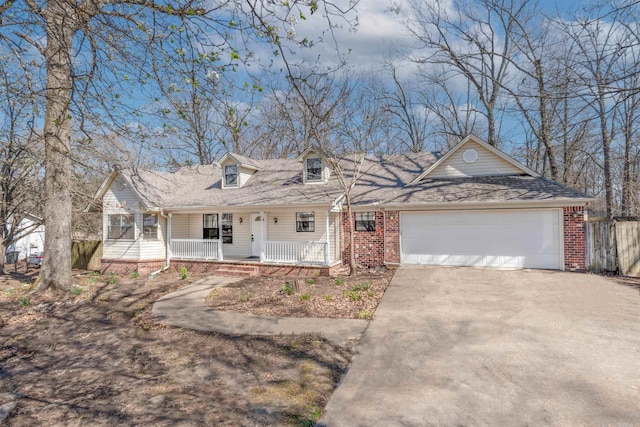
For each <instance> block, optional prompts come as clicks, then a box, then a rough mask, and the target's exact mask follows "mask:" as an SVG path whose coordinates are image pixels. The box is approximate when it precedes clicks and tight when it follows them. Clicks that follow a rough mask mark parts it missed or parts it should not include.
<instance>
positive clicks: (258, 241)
mask: <svg viewBox="0 0 640 427" xmlns="http://www.w3.org/2000/svg"><path fill="white" fill-rule="evenodd" d="M265 216H266V215H265ZM263 221H264V219H263V218H262V217H261V216H260V214H251V256H258V257H259V256H260V247H261V246H262V239H263V235H262V222H263Z"/></svg>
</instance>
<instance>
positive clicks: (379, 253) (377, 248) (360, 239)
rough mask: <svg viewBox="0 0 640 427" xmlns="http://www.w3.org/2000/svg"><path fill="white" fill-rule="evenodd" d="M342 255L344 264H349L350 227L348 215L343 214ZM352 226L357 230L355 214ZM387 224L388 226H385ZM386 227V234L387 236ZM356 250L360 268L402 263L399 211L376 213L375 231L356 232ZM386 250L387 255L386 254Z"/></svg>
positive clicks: (357, 262)
mask: <svg viewBox="0 0 640 427" xmlns="http://www.w3.org/2000/svg"><path fill="white" fill-rule="evenodd" d="M340 219H341V221H340V224H341V226H342V233H341V237H342V239H341V240H342V244H341V254H342V262H343V263H344V264H347V265H348V264H349V246H350V245H349V243H350V241H349V227H348V222H347V221H348V215H347V213H346V212H343V213H342V217H341V218H340ZM352 221H353V222H352V226H353V227H354V230H355V213H354V214H353V219H352ZM385 222H386V224H385ZM385 227H386V234H385ZM353 240H354V248H355V258H356V265H357V266H358V267H366V268H376V267H382V266H383V265H385V262H389V263H399V262H400V218H399V214H398V211H389V212H376V213H375V230H374V231H354V236H353ZM385 250H386V253H385Z"/></svg>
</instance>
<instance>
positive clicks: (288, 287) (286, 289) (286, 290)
mask: <svg viewBox="0 0 640 427" xmlns="http://www.w3.org/2000/svg"><path fill="white" fill-rule="evenodd" d="M281 291H282V293H283V294H285V295H293V293H294V292H295V290H294V289H293V285H292V284H291V283H289V282H287V283H285V284H284V285H282V289H281Z"/></svg>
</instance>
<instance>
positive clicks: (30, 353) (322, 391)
mask: <svg viewBox="0 0 640 427" xmlns="http://www.w3.org/2000/svg"><path fill="white" fill-rule="evenodd" d="M8 271H11V270H10V269H9V270H8ZM35 272H37V270H35ZM33 278H34V271H32V272H31V273H30V274H15V273H13V274H10V275H5V276H0V414H2V413H3V411H5V413H6V412H8V413H9V415H8V417H7V418H6V419H5V420H4V424H3V425H8V426H33V425H92V426H94V425H95V426H112V425H113V426H116V425H118V426H120V425H143V424H144V425H151V426H196V425H216V426H249V425H251V426H253V425H258V426H260V425H264V426H267V425H285V426H286V425H291V426H304V425H312V423H313V422H314V421H316V420H317V419H318V418H319V417H320V415H321V413H322V410H323V408H324V405H325V403H326V402H327V400H328V398H329V396H330V395H331V393H332V392H333V390H334V388H335V386H336V384H337V382H338V381H339V380H340V377H341V376H342V375H343V373H344V370H345V369H346V367H347V364H348V363H349V360H350V358H351V349H348V348H341V347H339V346H336V345H334V344H332V343H330V342H327V341H326V340H324V339H323V338H321V337H319V336H295V337H292V336H288V337H231V336H225V335H221V334H215V333H201V332H194V331H188V330H183V329H179V328H173V327H167V326H166V325H164V324H162V323H161V322H158V321H156V320H155V319H154V318H153V317H152V316H151V314H150V309H151V305H152V304H153V302H154V301H156V300H157V299H158V298H159V297H160V296H162V295H164V294H166V293H168V292H171V291H173V290H175V289H178V288H179V287H181V286H184V285H186V284H187V283H189V282H193V281H195V280H197V279H198V277H189V278H188V279H187V280H181V278H180V274H179V273H165V274H162V275H159V276H158V277H157V278H156V279H155V280H144V279H141V278H130V277H116V276H113V277H112V276H105V277H101V276H97V275H89V274H87V273H86V272H82V273H78V274H77V275H76V277H75V280H76V283H77V285H78V287H77V288H74V289H73V290H72V291H71V292H69V293H67V294H64V295H60V294H54V293H47V294H34V293H30V288H31V285H30V281H31V280H33ZM343 287H344V289H345V290H347V286H346V284H345V285H344V286H343ZM375 292H380V290H378V289H377V290H375ZM296 298H297V297H296ZM0 423H2V422H1V421H0Z"/></svg>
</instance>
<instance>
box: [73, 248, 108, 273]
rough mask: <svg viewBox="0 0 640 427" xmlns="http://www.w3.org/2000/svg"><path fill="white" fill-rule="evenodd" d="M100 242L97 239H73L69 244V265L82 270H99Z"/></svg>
mask: <svg viewBox="0 0 640 427" xmlns="http://www.w3.org/2000/svg"><path fill="white" fill-rule="evenodd" d="M100 258H102V242H101V241H99V240H83V241H75V242H73V244H72V246H71V266H72V267H73V268H80V269H82V270H94V271H95V270H100Z"/></svg>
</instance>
